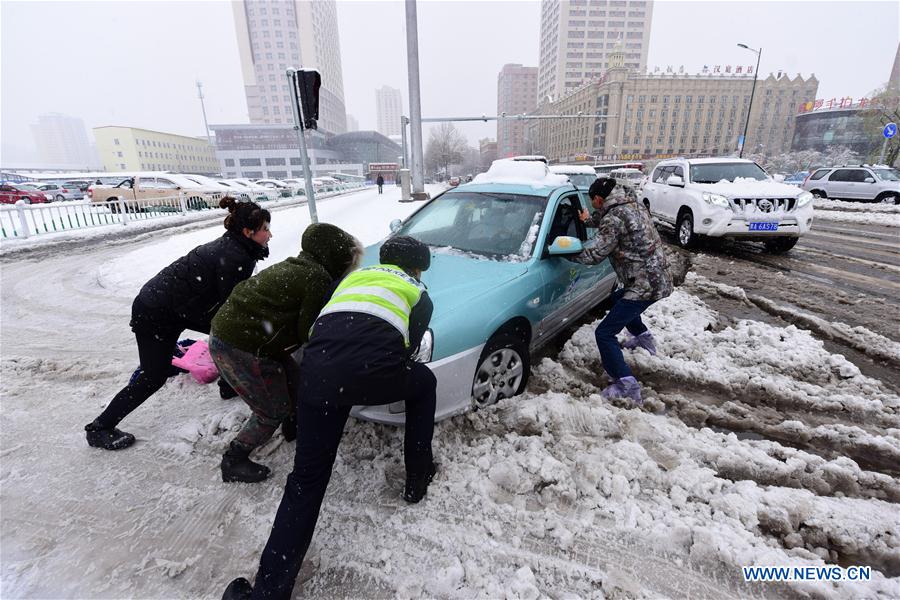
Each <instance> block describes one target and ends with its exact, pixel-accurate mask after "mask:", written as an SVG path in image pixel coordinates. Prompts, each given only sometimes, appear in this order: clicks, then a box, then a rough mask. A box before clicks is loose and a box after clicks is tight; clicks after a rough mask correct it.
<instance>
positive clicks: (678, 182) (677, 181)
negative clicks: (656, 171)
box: [666, 175, 684, 187]
mask: <svg viewBox="0 0 900 600" xmlns="http://www.w3.org/2000/svg"><path fill="white" fill-rule="evenodd" d="M666 184H668V185H671V186H673V187H684V179H682V178H681V177H679V176H678V175H670V176H669V178H668V179H666Z"/></svg>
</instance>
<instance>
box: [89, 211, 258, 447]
mask: <svg viewBox="0 0 900 600" xmlns="http://www.w3.org/2000/svg"><path fill="white" fill-rule="evenodd" d="M219 206H220V207H222V208H227V209H228V216H227V217H225V229H226V232H225V234H224V235H223V236H222V237H220V238H219V239H217V240H215V241H212V242H209V243H208V244H203V245H202V246H197V247H196V248H194V249H193V250H191V251H190V252H189V253H188V254H186V255H185V256H182V257H181V258H179V259H178V260H176V261H175V262H173V263H172V264H170V265H169V266H168V267H166V268H165V269H163V270H162V271H160V272H159V273H157V274H156V276H155V277H153V279H151V280H150V281H148V282H147V283H145V284H144V287H142V288H141V291H140V293H138V295H137V297H136V298H135V299H134V303H133V304H132V306H131V329H132V331H134V335H135V337H136V338H137V346H138V355H139V356H140V360H141V368H140V372H139V374H138V375H137V377H135V378H134V379H133V380H132V381H131V382H130V383H129V384H128V385H127V386H125V387H124V388H122V390H121V391H120V392H119V393H118V394H116V396H115V398H113V400H112V402H110V403H109V406H107V407H106V410H104V411H103V412H102V413H101V414H100V416H99V417H97V418H96V419H94V421H93V422H92V423H90V424H88V425H85V427H84V429H85V431H86V432H87V442H88V444H89V445H91V446H94V447H95V448H105V449H106V450H121V449H122V448H127V447H128V446H130V445H132V444H133V443H134V436H133V435H131V434H130V433H125V432H124V431H120V430H118V429H117V428H116V426H117V425H118V424H119V422H120V421H121V420H122V419H124V418H125V417H126V416H127V415H128V414H129V413H131V411H133V410H134V409H136V408H137V407H138V406H140V405H141V404H142V403H143V402H144V401H145V400H146V399H147V398H149V397H150V396H152V395H153V394H154V393H155V392H156V391H157V390H158V389H159V388H161V387H162V386H163V384H164V383H165V382H166V379H167V378H168V376H169V370H170V369H171V367H172V354H173V352H174V350H175V345H176V344H177V343H178V338H179V337H180V336H181V333H182V332H183V331H184V330H185V329H190V330H192V331H199V332H202V333H207V334H208V333H209V327H210V321H212V318H213V316H214V315H215V314H216V311H217V310H218V309H219V307H220V306H221V305H222V303H223V302H225V300H226V299H227V298H228V295H229V294H231V290H232V288H234V286H235V285H237V284H238V283H239V282H241V281H243V280H245V279H247V278H249V277H250V276H251V275H253V269H254V268H255V267H256V261H258V260H261V259H264V258H266V257H267V256H268V255H269V248H268V245H269V240H270V239H271V238H272V234H271V233H270V232H269V221H270V220H271V215H270V214H269V211H267V210H265V209H264V208H261V207H260V206H259V205H258V204H256V203H254V202H237V201H235V199H234V198H229V197H226V198H223V199H222V201H221V202H220V203H219Z"/></svg>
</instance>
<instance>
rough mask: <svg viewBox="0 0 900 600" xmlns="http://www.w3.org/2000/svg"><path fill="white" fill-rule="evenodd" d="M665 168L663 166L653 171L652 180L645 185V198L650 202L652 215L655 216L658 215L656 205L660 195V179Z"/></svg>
mask: <svg viewBox="0 0 900 600" xmlns="http://www.w3.org/2000/svg"><path fill="white" fill-rule="evenodd" d="M665 168H666V167H665V165H661V166H658V167H656V168H655V169H653V171H652V172H651V173H650V179H649V180H648V181H647V183H646V184H645V185H644V193H643V197H644V198H646V199H647V200H648V201H649V202H650V214H653V215H655V214H656V203H657V201H658V196H659V195H660V190H659V177H660V175H661V174H662V172H663V170H664V169H665Z"/></svg>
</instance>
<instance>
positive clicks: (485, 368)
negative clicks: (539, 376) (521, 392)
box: [472, 348, 523, 406]
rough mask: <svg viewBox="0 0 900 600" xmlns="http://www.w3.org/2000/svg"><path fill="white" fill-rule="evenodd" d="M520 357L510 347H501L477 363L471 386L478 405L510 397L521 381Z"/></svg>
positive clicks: (485, 404)
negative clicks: (473, 382)
mask: <svg viewBox="0 0 900 600" xmlns="http://www.w3.org/2000/svg"><path fill="white" fill-rule="evenodd" d="M522 374H523V369H522V357H521V356H519V353H518V352H516V351H515V350H513V349H511V348H501V349H499V350H496V351H495V352H493V353H491V354H490V355H489V356H488V357H487V358H485V359H484V361H483V362H482V363H481V365H479V367H478V371H477V372H476V373H475V384H474V385H473V386H472V397H473V398H474V400H475V404H477V405H478V406H488V405H490V404H494V403H495V402H497V401H498V400H500V399H501V398H510V397H512V396H514V395H515V393H516V390H518V389H519V386H520V385H521V383H522Z"/></svg>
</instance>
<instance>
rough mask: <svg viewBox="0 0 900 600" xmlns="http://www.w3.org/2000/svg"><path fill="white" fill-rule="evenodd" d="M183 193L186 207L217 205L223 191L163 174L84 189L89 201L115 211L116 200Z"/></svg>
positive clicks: (154, 197) (144, 198) (169, 174)
mask: <svg viewBox="0 0 900 600" xmlns="http://www.w3.org/2000/svg"><path fill="white" fill-rule="evenodd" d="M181 193H183V194H184V200H185V204H186V205H187V207H188V208H189V209H193V210H197V209H203V208H211V207H217V206H218V204H219V200H220V199H221V198H222V196H224V195H225V194H224V193H222V190H221V188H220V187H217V186H216V187H214V186H209V185H201V184H199V183H197V182H196V181H193V180H191V179H188V178H187V177H186V176H184V175H176V174H172V173H167V174H166V175H165V176H135V177H130V178H128V179H126V180H125V181H123V182H122V183H120V184H118V185H116V186H107V185H92V186H91V187H90V188H88V197H90V199H91V202H95V203H108V204H112V205H113V208H112V209H111V210H113V211H116V210H118V201H119V199H120V198H121V199H122V200H126V201H128V200H156V199H163V198H166V199H172V198H175V197H177V196H179V195H180V194H181Z"/></svg>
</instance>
